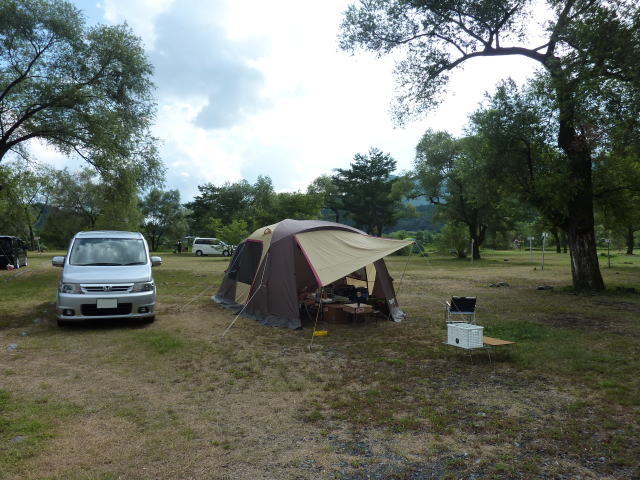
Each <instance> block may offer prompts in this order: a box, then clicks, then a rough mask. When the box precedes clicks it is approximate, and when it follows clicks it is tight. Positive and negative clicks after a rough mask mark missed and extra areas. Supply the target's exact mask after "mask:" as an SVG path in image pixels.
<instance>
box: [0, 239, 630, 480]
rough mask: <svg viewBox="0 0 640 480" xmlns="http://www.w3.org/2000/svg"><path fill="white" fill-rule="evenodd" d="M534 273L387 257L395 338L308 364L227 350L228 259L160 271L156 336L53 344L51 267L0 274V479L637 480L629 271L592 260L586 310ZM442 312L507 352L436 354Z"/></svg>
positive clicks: (617, 263) (167, 262)
mask: <svg viewBox="0 0 640 480" xmlns="http://www.w3.org/2000/svg"><path fill="white" fill-rule="evenodd" d="M534 253H535V258H534V259H533V260H534V261H533V262H532V261H531V259H530V257H529V253H528V252H511V251H509V252H492V251H487V252H483V255H484V258H483V260H481V261H477V262H474V263H471V262H469V261H468V260H466V261H464V260H456V259H452V258H445V257H441V256H437V255H433V256H430V257H427V258H421V257H416V256H414V257H411V258H407V257H390V258H388V259H387V263H388V266H389V270H390V272H391V274H392V276H393V277H394V278H395V284H396V289H397V291H398V299H399V302H400V304H401V306H402V307H403V309H404V310H405V311H406V312H407V314H408V318H407V319H406V321H404V322H402V323H399V324H397V323H392V322H387V321H378V322H374V321H373V320H367V321H366V322H364V323H360V324H349V325H321V328H322V329H326V330H328V331H329V334H328V335H327V336H326V337H316V338H315V339H314V341H313V346H312V347H311V348H310V339H311V332H312V326H311V325H305V328H303V329H302V330H299V331H290V330H284V329H275V328H269V327H263V326H260V325H258V324H256V323H255V322H253V321H251V320H248V319H246V318H240V319H239V320H238V321H237V322H236V323H235V325H234V326H233V328H231V329H230V331H229V332H228V334H227V335H226V336H225V337H224V338H222V336H221V335H222V332H223V331H224V329H225V328H226V327H227V326H228V325H229V323H230V322H231V321H232V320H233V316H232V315H231V314H230V313H229V312H228V311H226V310H224V309H222V308H220V307H219V306H217V305H215V304H214V303H213V302H212V301H211V300H210V296H211V295H212V294H213V293H215V291H216V289H217V286H218V285H219V282H220V279H221V278H222V274H223V271H224V269H225V268H226V265H227V263H228V259H224V258H209V257H207V258H196V257H192V256H189V255H182V256H177V255H173V254H163V260H164V264H163V265H162V266H161V267H159V268H157V269H155V270H154V273H155V278H156V283H157V285H158V293H159V311H158V315H157V319H156V322H155V323H153V324H150V325H143V324H135V323H127V322H109V323H99V324H88V325H82V326H77V327H70V328H59V327H58V326H57V325H56V322H55V318H54V315H53V302H54V300H55V290H56V285H57V282H58V277H59V275H60V272H61V270H60V269H56V268H54V267H51V265H50V258H51V256H53V255H54V254H55V252H52V253H48V254H47V255H42V256H37V255H34V256H32V257H31V258H30V265H29V267H27V268H24V269H20V270H18V271H13V272H8V271H2V272H0V479H2V480H4V479H50V480H53V479H56V480H62V479H72V480H89V479H99V480H112V479H113V480H115V479H156V478H161V479H187V478H189V479H192V478H193V479H201V478H202V479H204V478H206V479H209V478H228V479H276V478H277V479H281V478H282V479H289V478H290V479H299V478H302V479H318V478H320V479H345V480H346V479H354V480H355V479H365V478H380V479H421V478H450V479H458V478H465V479H466V478H468V479H471V478H475V479H480V478H496V479H512V478H527V479H537V478H550V479H551V478H558V479H559V478H567V479H569V478H571V479H572V478H587V479H623V478H629V479H632V478H639V477H640V461H639V459H640V440H639V439H640V423H639V415H638V413H639V412H640V375H639V374H638V372H639V371H640V341H639V340H640V294H638V293H637V292H639V291H640V258H639V257H635V256H633V257H629V256H625V255H622V254H616V255H614V256H612V258H611V262H612V267H611V268H607V261H606V260H607V259H606V258H604V257H601V259H602V266H603V268H602V271H603V275H604V277H605V282H606V283H607V287H608V291H607V292H606V293H602V294H597V295H585V294H576V293H575V292H573V291H572V289H571V288H570V283H571V278H570V270H569V261H568V255H566V254H556V253H547V255H546V258H545V268H544V271H543V270H541V269H540V253H539V252H534ZM496 282H506V283H508V285H509V286H508V287H498V288H493V287H490V286H489V285H491V284H494V283H496ZM541 285H549V286H553V287H554V288H553V289H552V290H537V288H536V287H538V286H541ZM452 295H475V296H477V297H478V314H477V322H478V323H479V324H480V325H483V326H484V327H485V334H487V335H491V336H494V337H499V338H504V339H509V340H514V341H516V342H517V343H516V345H513V346H511V347H505V348H502V349H500V348H496V349H494V350H493V351H492V354H491V359H492V361H489V357H488V355H487V354H486V352H483V351H476V352H475V353H474V354H473V355H472V356H471V357H470V356H468V355H466V354H465V352H464V351H462V350H460V349H456V348H455V347H450V346H447V345H444V343H443V342H444V339H445V335H446V328H445V322H444V315H443V313H444V310H443V303H444V302H445V301H446V300H447V299H449V298H450V297H451V296H452Z"/></svg>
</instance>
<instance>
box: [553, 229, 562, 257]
mask: <svg viewBox="0 0 640 480" xmlns="http://www.w3.org/2000/svg"><path fill="white" fill-rule="evenodd" d="M551 235H553V241H554V242H555V244H556V253H561V252H562V251H561V249H560V234H559V233H558V227H553V229H552V230H551Z"/></svg>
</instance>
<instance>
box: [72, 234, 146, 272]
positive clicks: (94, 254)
mask: <svg viewBox="0 0 640 480" xmlns="http://www.w3.org/2000/svg"><path fill="white" fill-rule="evenodd" d="M145 263H147V252H146V250H145V248H144V242H143V241H142V239H137V238H76V240H75V242H73V247H72V248H71V253H70V256H69V264H71V265H84V266H87V265H106V266H122V265H144V264H145Z"/></svg>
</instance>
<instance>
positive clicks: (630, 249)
mask: <svg viewBox="0 0 640 480" xmlns="http://www.w3.org/2000/svg"><path fill="white" fill-rule="evenodd" d="M633 233H634V230H633V227H632V226H631V225H629V226H628V227H627V234H626V236H625V237H626V238H625V241H626V244H627V255H633V246H634V245H633Z"/></svg>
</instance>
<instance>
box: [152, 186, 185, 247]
mask: <svg viewBox="0 0 640 480" xmlns="http://www.w3.org/2000/svg"><path fill="white" fill-rule="evenodd" d="M140 211H141V212H142V215H143V216H144V220H143V222H142V230H143V231H144V232H145V235H146V237H147V238H148V239H149V240H150V241H151V250H158V248H159V247H160V245H161V244H162V241H163V239H165V238H167V237H171V238H182V236H183V235H184V234H185V232H186V230H187V221H186V218H185V209H184V207H183V206H182V205H180V192H179V191H178V190H168V191H166V192H163V191H161V190H158V189H157V188H154V189H153V190H151V191H150V192H149V193H147V195H146V196H145V197H144V198H143V199H142V201H141V202H140Z"/></svg>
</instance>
